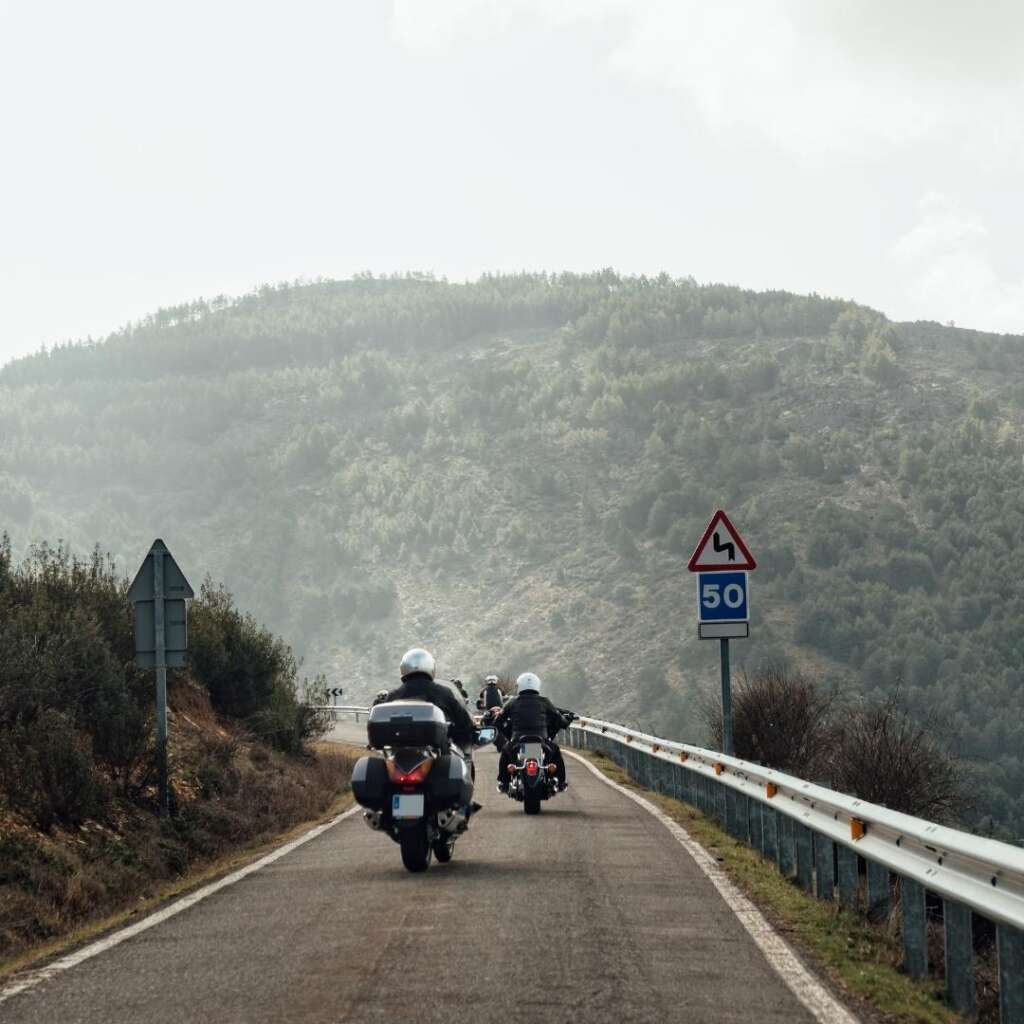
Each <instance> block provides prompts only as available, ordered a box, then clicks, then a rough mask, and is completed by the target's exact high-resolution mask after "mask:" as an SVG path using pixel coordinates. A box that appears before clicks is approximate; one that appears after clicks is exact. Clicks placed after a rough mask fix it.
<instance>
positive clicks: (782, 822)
mask: <svg viewBox="0 0 1024 1024" xmlns="http://www.w3.org/2000/svg"><path fill="white" fill-rule="evenodd" d="M776 813H777V814H778V815H779V871H781V872H782V877H783V878H792V877H793V872H794V871H796V849H795V847H794V838H793V825H794V824H795V822H794V821H793V819H792V818H791V817H790V816H789V815H788V814H783V813H782V812H781V811H777V812H776Z"/></svg>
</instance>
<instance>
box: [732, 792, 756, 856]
mask: <svg viewBox="0 0 1024 1024" xmlns="http://www.w3.org/2000/svg"><path fill="white" fill-rule="evenodd" d="M736 806H737V808H738V812H739V826H740V839H742V840H743V842H745V843H746V844H747V845H748V846H749V845H751V843H752V837H753V833H754V830H753V827H752V825H751V820H750V816H751V806H750V797H749V796H747V794H746V793H737V794H736Z"/></svg>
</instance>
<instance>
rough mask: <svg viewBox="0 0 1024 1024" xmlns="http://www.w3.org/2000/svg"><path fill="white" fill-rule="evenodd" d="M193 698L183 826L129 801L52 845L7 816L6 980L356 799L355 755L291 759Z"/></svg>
mask: <svg viewBox="0 0 1024 1024" xmlns="http://www.w3.org/2000/svg"><path fill="white" fill-rule="evenodd" d="M189 691H190V692H189ZM189 691H186V692H183V693H178V694H175V697H176V698H177V699H176V700H175V713H174V717H173V720H172V723H171V730H170V731H171V738H172V742H171V757H172V771H173V788H174V802H175V804H176V809H177V810H176V814H175V815H174V816H173V817H172V818H170V819H168V820H164V821H161V820H160V819H159V818H156V817H154V816H153V815H152V814H151V813H149V812H148V811H146V810H144V809H142V808H140V807H139V806H137V805H135V804H132V803H130V802H128V801H126V800H122V801H118V802H115V805H114V807H113V808H112V811H111V813H110V815H109V817H108V818H107V820H104V821H102V822H100V821H88V822H85V823H84V824H83V825H82V826H81V827H80V828H78V829H74V830H61V829H54V830H53V831H51V832H50V833H48V834H47V833H43V832H40V831H38V830H37V829H35V828H32V827H31V826H30V825H29V824H27V823H26V822H25V821H24V820H21V819H19V818H17V817H16V816H14V815H11V814H6V815H5V814H4V813H3V812H2V811H0V972H3V971H4V970H5V968H9V967H10V966H11V964H12V963H13V962H15V961H17V962H22V961H23V960H24V959H25V957H26V955H30V954H31V953H32V951H38V950H39V949H40V948H41V947H45V948H47V949H51V948H52V945H53V943H54V942H55V941H58V940H60V939H62V938H65V937H67V936H69V935H76V936H81V935H82V934H84V933H83V929H85V930H86V931H93V930H95V929H96V927H97V926H98V924H99V923H102V924H103V925H107V924H109V923H110V921H111V915H117V916H118V917H124V916H125V915H126V914H130V913H132V912H137V911H138V909H139V908H140V907H148V906H150V905H152V904H153V903H154V902H158V901H159V900H161V899H163V898H166V897H167V896H168V895H173V894H174V893H176V892H178V891H181V889H182V888H184V887H187V886H190V885H192V884H194V883H195V881H196V879H198V878H206V877H209V875H210V874H211V873H216V872H218V871H219V870H223V869H224V865H225V864H228V863H229V862H230V864H234V863H236V862H237V860H238V859H239V853H240V852H243V853H246V854H251V852H252V851H253V850H254V849H258V848H262V847H264V846H265V845H266V844H267V843H268V842H271V841H275V840H277V839H279V837H280V835H281V833H282V832H286V831H287V830H289V829H292V828H294V827H295V826H296V825H298V824H299V823H304V822H309V821H311V820H314V819H317V818H319V817H320V816H322V815H324V813H325V812H327V811H328V810H334V809H335V808H336V807H337V805H338V802H339V800H340V799H341V798H343V797H344V798H345V799H347V793H346V791H347V788H348V783H349V779H350V778H351V773H352V765H353V763H354V758H353V755H352V752H351V751H349V750H345V749H341V748H338V747H335V746H334V745H331V744H317V745H316V746H315V749H313V750H312V751H310V753H309V754H308V755H306V756H303V757H287V756H285V755H283V754H280V753H277V752H276V751H273V750H270V749H269V748H267V747H265V746H263V745H261V744H258V743H254V742H253V741H252V740H251V739H250V738H248V737H246V736H245V735H244V734H243V733H241V732H240V731H238V730H237V729H234V728H232V727H231V726H229V725H227V724H225V723H224V722H223V721H221V720H219V719H218V718H217V716H216V715H215V714H214V713H213V711H212V709H211V708H210V707H209V702H208V701H207V700H205V697H204V695H202V694H200V693H197V692H195V691H194V690H191V688H189Z"/></svg>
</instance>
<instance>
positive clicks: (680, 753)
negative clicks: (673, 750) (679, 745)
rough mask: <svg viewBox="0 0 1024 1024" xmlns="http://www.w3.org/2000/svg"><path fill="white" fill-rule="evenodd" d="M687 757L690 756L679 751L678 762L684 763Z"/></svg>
mask: <svg viewBox="0 0 1024 1024" xmlns="http://www.w3.org/2000/svg"><path fill="white" fill-rule="evenodd" d="M689 756H690V755H689V754H688V753H687V752H686V751H685V750H681V751H679V760H680V761H685V760H686V759H687V758H688V757H689Z"/></svg>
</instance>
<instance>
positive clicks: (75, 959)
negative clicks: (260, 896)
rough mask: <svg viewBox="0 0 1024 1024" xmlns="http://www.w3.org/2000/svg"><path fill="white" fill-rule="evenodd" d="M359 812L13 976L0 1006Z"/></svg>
mask: <svg viewBox="0 0 1024 1024" xmlns="http://www.w3.org/2000/svg"><path fill="white" fill-rule="evenodd" d="M361 809H362V808H360V807H359V806H358V805H356V806H354V807H350V808H349V809H348V810H347V811H343V812H342V813H341V814H339V815H336V816H335V817H333V818H331V820H330V821H325V822H324V823H323V824H322V825H317V826H316V827H315V828H311V829H310V830H309V831H308V832H304V833H303V834H302V835H301V836H299V837H298V838H297V839H293V840H292V841H291V842H290V843H285V844H284V846H279V847H278V848H277V849H276V850H273V851H272V852H270V853H268V854H267V855H266V856H265V857H260V859H259V860H255V861H253V862H252V863H251V864H246V866H245V867H244V868H239V869H238V870H237V871H233V872H232V873H231V874H230V875H225V876H224V877H223V878H221V879H219V880H218V881H216V882H211V883H210V884H209V885H204V886H203V887H202V888H201V889H197V890H196V891H195V892H193V893H189V894H188V895H187V896H182V898H181V899H179V900H175V901H174V902H173V903H170V904H168V905H167V906H166V907H164V908H163V909H162V910H158V911H156V912H155V913H153V914H150V915H149V917H144V918H143V919H142V920H141V921H137V922H136V923H135V924H132V925H129V926H128V927H127V928H122V929H120V931H116V932H113V933H111V934H110V935H107V936H105V937H104V938H102V939H98V940H97V941H96V942H92V943H90V944H89V945H88V946H83V947H82V948H81V949H79V950H76V951H75V952H74V953H69V954H68V955H67V956H63V957H61V958H60V959H59V960H54V962H53V963H52V964H47V965H46V967H40V968H39V969H38V970H35V971H30V972H28V973H27V974H24V975H22V976H20V977H19V976H18V975H15V976H14V981H13V982H12V983H11V984H9V985H8V986H7V987H6V988H0V1003H4V1002H6V1001H7V1000H8V999H10V998H12V997H13V996H16V995H20V994H21V993H22V992H27V991H28V990H29V989H30V988H35V987H36V985H38V984H40V983H41V982H44V981H46V980H47V979H48V978H52V977H54V976H55V975H57V974H61V973H62V972H63V971H69V970H71V968H72V967H77V966H78V965H79V964H80V963H82V962H84V961H85V960H91V959H92V958H93V957H94V956H99V954H100V953H105V952H106V951H107V950H108V949H113V948H114V946H119V945H120V944H121V943H122V942H125V941H127V940H128V939H132V938H134V937H135V936H136V935H139V934H140V933H141V932H144V931H148V930H149V929H150V928H153V927H155V926H156V925H158V924H162V923H163V922H164V921H166V920H167V919H168V918H171V917H174V916H175V914H180V913H181V912H182V911H183V910H188V909H189V907H194V906H195V905H196V904H197V903H200V902H201V901H202V900H205V899H206V897H207V896H212V895H213V894H214V893H215V892H220V890H221V889H226V888H227V887H228V886H229V885H234V884H235V882H240V881H241V880H242V879H243V878H246V877H248V876H249V875H251V874H253V873H254V872H256V871H259V870H260V868H265V867H266V866H267V865H268V864H273V863H274V861H275V860H280V859H281V858H282V857H285V856H287V855H288V854H289V853H291V852H292V850H295V849H298V847H300V846H302V845H303V843H308V842H309V841H310V840H311V839H316V837H317V836H320V835H323V834H324V832H326V831H327V830H328V829H331V828H334V826H335V825H337V824H339V823H341V822H343V821H344V820H345V819H346V818H350V817H351V816H352V815H353V814H355V813H356V811H359V810H361Z"/></svg>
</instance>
